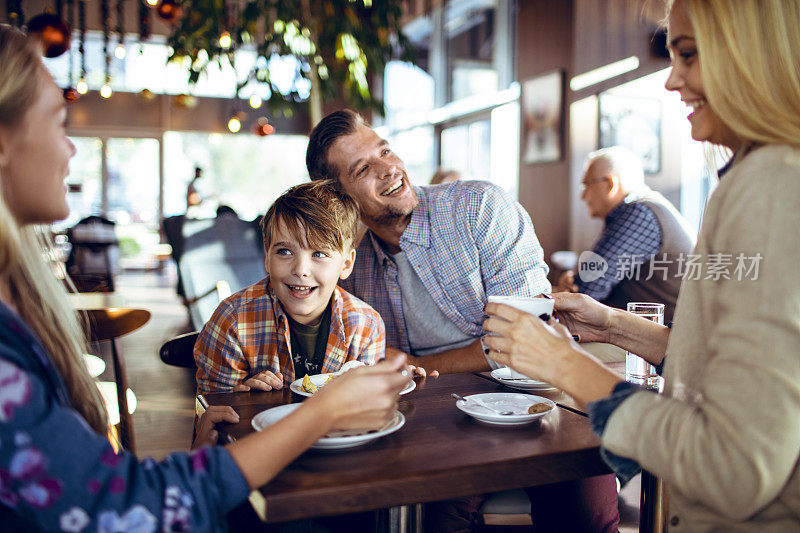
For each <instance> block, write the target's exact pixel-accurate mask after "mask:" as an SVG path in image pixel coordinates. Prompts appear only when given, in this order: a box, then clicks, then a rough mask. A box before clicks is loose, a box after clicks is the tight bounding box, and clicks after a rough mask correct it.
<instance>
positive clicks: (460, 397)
mask: <svg viewBox="0 0 800 533" xmlns="http://www.w3.org/2000/svg"><path fill="white" fill-rule="evenodd" d="M451 396H452V397H453V398H455V399H456V400H459V401H463V402H464V403H469V402H473V403H475V404H477V405H480V406H481V407H483V408H485V409H488V410H490V411H491V412H493V413H497V414H498V415H503V416H506V415H513V414H514V411H499V410H497V409H495V408H494V407H492V406H490V405H489V404H487V403H486V402H484V401H483V400H481V399H479V398H470V399H469V400H468V399H466V398H464V397H463V396H459V395H458V394H456V393H455V392H454V393H452V394H451Z"/></svg>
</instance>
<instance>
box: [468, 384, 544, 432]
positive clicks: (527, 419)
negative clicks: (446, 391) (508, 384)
mask: <svg viewBox="0 0 800 533" xmlns="http://www.w3.org/2000/svg"><path fill="white" fill-rule="evenodd" d="M464 398H465V399H466V400H469V399H470V398H479V399H481V400H483V403H485V404H487V405H489V406H491V407H493V408H495V409H497V410H499V411H513V412H514V413H515V414H513V415H501V414H497V413H495V412H494V411H491V410H490V409H487V408H485V407H483V406H481V405H477V404H475V403H472V402H464V401H461V400H459V401H457V402H456V407H458V408H459V409H461V410H462V411H464V412H465V413H467V414H468V415H469V416H471V417H472V418H474V419H475V420H477V421H479V422H483V423H484V424H490V425H493V426H521V425H523V424H530V423H531V422H533V421H535V420H537V419H538V418H541V417H543V416H544V415H546V414H548V413H550V412H552V411H553V409H555V408H556V404H555V402H553V401H552V400H548V399H547V398H542V397H541V396H533V395H531V394H520V393H518V392H490V393H486V394H472V395H470V396H465V397H464ZM535 403H546V404H547V405H549V406H550V409H548V410H547V411H545V412H543V413H536V414H529V413H528V407H530V406H531V405H533V404H535ZM516 413H518V414H516Z"/></svg>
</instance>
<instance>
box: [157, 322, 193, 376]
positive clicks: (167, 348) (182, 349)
mask: <svg viewBox="0 0 800 533" xmlns="http://www.w3.org/2000/svg"><path fill="white" fill-rule="evenodd" d="M199 335H200V332H199V331H192V332H191V333H184V334H183V335H178V336H177V337H174V338H172V339H170V340H168V341H167V342H165V343H164V344H162V345H161V349H160V350H159V351H158V355H159V356H160V357H161V360H162V361H164V362H165V363H166V364H168V365H170V366H179V367H182V368H197V365H195V362H194V344H195V342H197V337H198V336H199Z"/></svg>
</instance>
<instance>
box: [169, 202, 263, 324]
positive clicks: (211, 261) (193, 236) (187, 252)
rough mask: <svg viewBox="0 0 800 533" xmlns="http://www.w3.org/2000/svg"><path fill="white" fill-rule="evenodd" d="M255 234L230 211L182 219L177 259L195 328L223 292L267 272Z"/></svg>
mask: <svg viewBox="0 0 800 533" xmlns="http://www.w3.org/2000/svg"><path fill="white" fill-rule="evenodd" d="M258 233H259V232H258V231H257V229H256V228H255V226H254V225H253V224H252V223H251V222H246V221H244V220H241V219H240V218H239V217H237V216H236V215H235V214H229V213H223V214H221V215H220V216H218V217H216V218H215V219H204V220H196V219H195V220H193V219H186V220H185V221H183V225H182V235H183V242H182V247H179V255H178V258H177V259H176V261H177V264H178V272H179V273H180V279H181V284H182V287H183V296H184V303H185V304H186V306H187V310H188V312H189V318H190V320H191V323H192V326H193V328H194V329H200V328H201V327H202V326H203V324H205V323H206V322H208V319H209V318H211V315H212V314H213V313H214V310H215V309H216V308H217V305H218V304H219V302H220V298H221V297H223V296H224V295H225V294H226V293H228V294H229V293H230V292H231V291H238V290H240V289H243V288H244V287H246V286H248V285H251V284H253V283H255V282H257V281H258V280H260V279H261V278H263V277H264V276H265V275H266V267H265V266H264V250H263V247H262V248H259V244H258V243H259V242H260V241H259V235H258ZM220 282H224V283H223V284H221V283H220Z"/></svg>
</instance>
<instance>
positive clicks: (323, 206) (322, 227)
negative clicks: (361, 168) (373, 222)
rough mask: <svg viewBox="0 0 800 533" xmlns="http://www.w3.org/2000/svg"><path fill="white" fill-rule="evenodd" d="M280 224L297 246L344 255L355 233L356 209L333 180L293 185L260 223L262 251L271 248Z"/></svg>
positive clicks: (353, 203)
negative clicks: (299, 244)
mask: <svg viewBox="0 0 800 533" xmlns="http://www.w3.org/2000/svg"><path fill="white" fill-rule="evenodd" d="M281 221H282V222H283V223H284V225H285V227H286V230H287V231H288V232H289V234H290V235H291V236H292V237H294V238H295V239H297V241H298V242H306V243H308V246H310V247H311V248H314V249H319V250H338V251H340V252H345V251H346V248H348V247H351V246H353V245H354V241H355V238H356V235H357V233H358V223H359V211H358V205H357V204H356V202H355V201H354V200H353V199H352V198H350V197H349V196H348V195H347V194H346V193H345V192H344V191H343V190H342V189H341V188H340V187H339V185H338V183H337V182H335V181H333V180H321V181H313V182H310V183H303V184H300V185H295V186H294V187H292V188H291V189H289V190H288V191H286V192H285V193H283V194H282V195H281V196H280V197H279V198H278V199H277V200H275V203H273V204H272V206H271V207H270V208H269V210H268V211H267V214H266V215H264V218H263V219H262V220H261V234H262V236H263V237H264V249H265V250H269V248H270V246H272V236H273V234H274V233H275V230H276V229H277V228H278V224H279V223H280V222H281Z"/></svg>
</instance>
